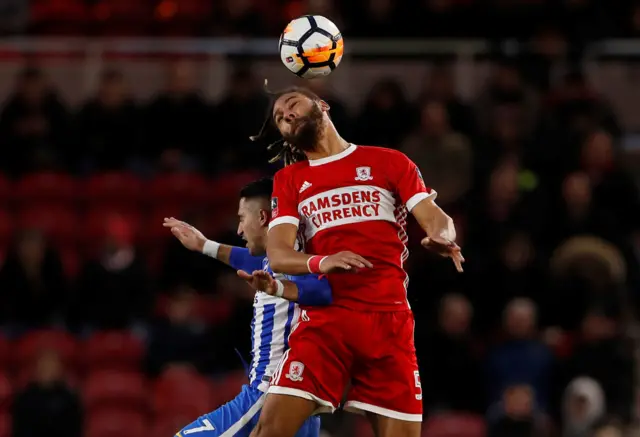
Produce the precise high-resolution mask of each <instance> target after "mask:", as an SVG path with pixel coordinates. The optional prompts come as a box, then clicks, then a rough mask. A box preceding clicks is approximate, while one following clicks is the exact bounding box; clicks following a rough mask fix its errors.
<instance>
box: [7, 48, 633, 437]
mask: <svg viewBox="0 0 640 437" xmlns="http://www.w3.org/2000/svg"><path fill="white" fill-rule="evenodd" d="M181 66H182V64H180V63H178V64H169V71H170V74H169V75H168V82H167V86H166V89H165V90H162V91H160V92H159V93H158V95H157V96H156V97H155V98H154V99H152V100H151V101H150V102H136V101H133V100H131V99H130V98H129V96H128V94H127V92H126V90H127V87H126V81H127V78H126V77H123V76H122V75H121V74H120V73H119V72H118V71H117V70H108V71H105V72H104V73H103V75H102V79H101V85H100V87H99V90H98V92H97V94H96V95H95V96H93V97H91V98H90V99H89V100H88V101H87V102H86V104H84V105H83V106H82V107H80V108H69V107H66V106H65V104H64V98H63V97H64V96H59V95H58V94H57V93H56V89H55V84H52V83H50V82H48V81H47V77H46V74H45V73H44V72H43V71H41V70H39V69H38V68H35V67H33V66H31V67H28V68H26V69H25V70H24V71H23V72H21V74H20V75H19V77H18V78H17V83H16V88H15V92H14V94H13V95H11V96H9V98H8V99H7V100H6V101H5V103H4V105H3V108H2V111H1V112H0V144H2V147H3V151H4V159H3V160H2V163H0V166H2V168H3V170H4V171H5V175H6V180H5V187H6V190H5V194H6V199H7V200H6V202H5V203H4V205H6V207H5V208H4V209H3V217H4V220H5V221H6V222H7V223H5V224H7V226H3V227H2V228H3V229H13V232H11V233H9V232H8V231H7V233H6V234H5V235H6V236H7V237H13V238H12V242H11V244H9V245H8V246H6V252H5V256H4V261H3V263H2V267H1V268H0V290H1V293H0V300H1V301H2V303H1V304H0V308H1V309H2V314H1V315H2V325H3V326H4V328H5V329H4V332H5V335H6V337H7V338H8V339H9V340H10V341H16V342H17V344H20V342H22V341H24V339H25V338H28V337H29V335H32V334H30V333H33V330H34V329H36V330H37V329H44V328H53V329H63V330H67V331H69V332H71V333H73V335H74V336H75V337H76V338H77V339H81V340H82V339H90V338H91V337H92V336H94V335H97V334H96V333H100V332H104V331H106V332H120V331H122V330H124V331H125V332H132V333H133V334H132V335H135V336H137V337H138V338H140V339H141V341H143V342H144V344H145V346H144V348H145V353H144V354H143V355H144V358H141V359H140V362H139V363H138V364H139V368H138V369H137V370H138V371H142V372H144V373H145V374H146V375H147V376H148V377H150V378H155V377H157V376H158V375H161V374H162V373H163V372H164V371H165V369H166V368H167V367H168V366H169V367H170V366H171V365H172V364H175V363H190V364H191V365H192V366H194V368H196V369H197V370H198V371H200V372H203V373H205V374H208V375H220V374H224V373H225V372H229V371H234V370H238V368H241V361H240V360H239V359H238V358H237V357H236V354H235V353H234V349H235V348H239V350H240V351H241V352H240V353H241V355H242V354H243V353H244V351H246V350H247V342H248V340H249V331H248V329H249V319H250V317H251V309H250V307H251V294H250V293H249V292H248V290H246V289H245V288H244V287H243V285H242V284H241V283H240V281H238V280H237V278H234V275H233V272H229V271H227V270H225V269H224V268H221V267H220V266H218V265H217V264H216V263H215V262H214V261H212V260H209V259H206V258H205V257H203V256H201V255H199V254H194V253H190V252H187V251H186V250H185V249H183V248H182V247H181V246H180V245H179V243H177V242H175V241H172V240H171V237H170V236H169V235H168V234H164V233H163V231H164V230H163V229H161V217H162V213H164V214H170V215H176V216H181V217H184V218H185V219H187V220H192V221H193V224H194V225H196V226H198V227H200V228H202V229H203V230H206V231H207V232H206V233H207V234H208V236H209V237H210V238H217V239H220V240H223V241H226V242H230V243H234V242H238V240H237V239H236V237H235V236H234V235H233V230H234V226H235V225H234V222H235V202H236V199H235V196H236V194H237V192H238V190H239V187H240V186H241V185H242V183H244V182H245V181H248V180H250V179H251V178H252V177H253V175H257V174H266V173H268V172H273V171H274V168H270V167H269V166H267V165H266V162H267V160H268V157H269V155H268V153H267V151H266V150H264V147H261V146H258V145H256V144H252V143H250V142H249V140H248V137H249V135H251V134H253V133H255V132H257V131H258V130H259V128H260V126H261V124H262V122H263V121H264V117H265V114H267V110H268V106H269V100H268V98H267V97H266V96H265V95H264V93H263V91H262V89H261V86H260V83H259V81H257V80H255V79H254V78H253V77H252V75H251V69H250V68H249V67H247V66H246V65H245V66H239V67H238V69H237V71H236V72H235V74H233V75H232V76H231V77H232V79H231V82H230V84H229V87H228V92H227V95H226V96H224V97H223V98H222V99H221V100H220V101H218V102H210V101H206V100H205V99H203V98H202V97H201V96H200V95H199V93H198V90H196V89H193V88H191V87H190V86H189V81H188V80H186V77H185V76H184V74H183V73H184V71H183V69H182V68H181ZM492 71H493V72H492V75H491V77H490V79H489V81H488V83H487V84H486V86H485V88H484V91H483V92H482V93H481V95H480V97H479V98H478V99H477V100H476V101H471V102H466V101H463V100H461V99H460V98H458V97H457V95H456V93H455V90H454V86H453V83H452V76H453V75H452V74H451V71H450V66H449V65H448V64H446V63H442V64H438V65H437V66H436V67H435V68H434V69H433V70H432V71H431V73H430V75H429V77H428V78H426V80H425V87H424V90H423V92H422V94H421V95H420V96H417V97H415V98H411V97H410V96H407V95H405V94H404V91H403V88H402V86H401V84H399V83H396V82H394V81H393V80H382V81H381V82H379V83H377V84H376V85H375V86H374V87H373V89H372V90H371V92H370V95H369V97H368V99H367V100H366V102H365V104H364V105H363V107H362V108H361V109H360V111H358V112H355V113H353V112H351V111H349V110H348V109H347V107H346V106H345V105H343V104H342V102H341V100H340V96H338V95H335V94H334V93H332V91H331V88H330V86H327V84H326V83H325V82H322V81H313V82H309V83H308V85H309V86H310V87H312V88H313V90H314V91H315V92H317V93H318V94H319V95H321V96H322V97H323V98H325V99H326V100H327V101H328V102H329V104H330V106H331V116H332V119H333V121H334V123H335V124H336V126H337V128H338V129H339V131H340V132H341V133H342V134H343V135H344V136H345V138H347V139H349V140H351V141H353V142H354V143H357V144H369V145H384V146H386V147H393V148H397V149H399V150H402V151H403V152H405V153H406V154H407V155H408V156H410V157H411V158H412V159H413V160H414V161H415V162H416V163H417V164H418V166H419V167H420V168H421V170H422V172H423V174H424V175H425V179H426V180H427V181H428V183H429V184H430V185H431V186H433V187H434V188H435V189H436V190H437V191H438V192H439V196H438V201H439V204H440V205H441V206H443V207H444V208H445V209H446V210H447V211H448V212H449V213H450V214H451V215H452V216H453V217H454V218H455V220H456V223H457V226H458V232H459V242H460V244H461V246H462V247H463V248H464V253H465V256H466V258H467V263H466V264H465V267H466V270H465V273H464V274H461V275H460V274H457V273H456V272H455V271H454V269H453V268H452V266H451V265H450V263H449V262H448V261H446V260H441V259H437V258H434V257H432V256H431V255H430V254H428V253H425V252H424V251H423V250H422V249H421V248H420V247H419V245H418V246H416V245H417V243H418V242H419V240H420V235H421V233H420V231H418V230H417V229H416V226H415V224H411V225H410V226H412V229H410V230H411V232H412V235H413V238H412V240H411V241H412V244H413V246H414V247H412V256H411V257H410V259H409V262H408V264H407V268H408V270H409V272H410V274H411V278H412V281H411V284H410V293H409V296H410V301H411V305H412V308H413V310H414V311H415V313H416V319H417V326H416V346H417V350H418V355H419V357H420V364H421V368H422V371H421V375H422V386H423V392H424V403H425V411H426V412H427V413H428V414H430V415H435V416H434V417H438V418H440V419H442V417H443V416H442V415H437V414H436V413H442V412H452V411H453V412H458V413H464V414H471V416H467V415H465V416H464V417H465V419H464V420H474V419H473V418H477V417H482V416H484V418H485V419H486V421H484V420H483V421H482V422H481V423H482V426H485V425H484V424H485V423H486V426H487V429H488V430H489V431H488V432H489V434H488V435H489V436H506V435H508V436H512V437H517V436H525V435H536V436H537V435H544V436H546V435H549V436H553V435H563V436H576V437H581V436H587V435H590V434H589V432H590V430H591V428H592V426H594V425H596V424H600V423H605V424H611V423H615V424H617V423H620V424H624V423H629V422H630V421H631V420H632V418H633V415H634V413H633V410H632V408H633V405H634V397H635V395H634V393H635V381H636V377H635V370H634V369H635V364H634V344H633V341H632V339H631V338H630V337H629V336H628V335H627V334H628V332H629V328H630V326H631V325H632V321H633V320H634V317H635V310H636V308H637V306H638V305H637V304H638V292H639V290H638V275H639V270H638V250H639V249H640V234H639V233H638V226H637V223H638V214H639V213H640V209H639V207H640V203H639V202H640V198H639V197H638V189H637V186H636V185H635V183H634V181H633V179H632V177H631V175H630V174H629V173H628V172H627V171H626V169H625V166H624V161H623V160H622V159H621V156H622V155H621V150H620V147H619V141H618V140H619V138H620V136H621V134H622V129H621V127H620V126H619V123H618V121H617V118H616V114H614V113H613V112H612V111H611V108H610V107H609V106H608V105H607V102H606V101H605V100H603V99H602V97H601V96H599V95H598V94H597V93H595V92H594V91H593V89H592V88H591V87H590V85H589V83H588V82H587V81H586V79H585V77H584V76H583V75H582V74H581V73H580V71H569V72H568V73H567V74H566V75H565V76H564V78H563V79H562V80H561V84H560V85H559V86H557V87H553V88H552V89H551V90H550V91H544V89H543V88H541V87H540V86H538V85H537V84H536V83H532V82H529V81H527V72H526V69H524V70H523V68H522V65H521V64H519V63H518V62H515V61H514V60H512V59H499V60H497V61H496V62H495V64H494V66H493V68H492ZM0 191H2V190H0ZM222 199H227V200H225V201H224V202H222ZM34 208H35V209H34ZM60 210H63V211H67V213H69V212H70V214H71V215H72V216H73V217H75V220H76V221H75V222H73V223H75V224H74V225H70V226H69V227H68V228H67V231H66V233H65V231H64V229H63V230H62V231H59V230H58V231H56V229H58V228H57V227H56V226H57V224H56V223H53V224H52V223H50V222H51V220H54V221H55V217H58V216H56V214H57V211H60ZM33 211H36V212H35V213H34V212H33ZM141 216H146V217H147V220H148V221H144V218H141ZM52 217H54V218H52ZM60 217H67V216H64V215H62V216H60ZM58 218H59V217H58ZM59 219H60V220H62V218H59ZM136 220H143V222H142V224H140V223H137V222H136ZM10 221H12V223H13V225H12V227H10V226H9V224H8V222H10ZM85 225H87V226H88V228H87V227H86V226H85ZM47 232H52V233H50V234H48V233H47ZM56 232H58V233H56ZM60 232H61V233H60ZM230 333H232V334H231V335H229V334H230ZM22 370H24V369H22ZM76 376H77V375H76ZM22 377H24V378H26V380H28V378H29V376H24V375H22ZM34 384H38V383H37V382H35V383H34ZM56 387H57V386H56ZM43 390H44V389H43ZM45 392H47V393H48V394H46V395H45V394H39V395H38V396H41V397H42V399H40V398H39V397H38V396H35V395H34V397H35V399H36V400H33V402H49V401H50V400H49V401H47V400H46V399H48V397H49V396H54V394H53V393H49V391H47V390H45ZM65 393H66V394H65V395H64V396H70V397H69V399H70V400H69V402H71V403H70V404H69V409H70V410H69V421H77V420H79V417H80V413H78V412H77V411H76V409H75V408H76V407H75V406H74V405H75V404H73V402H77V399H75V398H73V397H71V395H70V394H69V393H68V392H65ZM18 396H20V394H18ZM25 396H26V395H25ZM55 396H60V395H55ZM18 399H19V398H18ZM37 399H40V400H37ZM71 399H75V400H73V401H71ZM19 405H20V403H15V404H14V407H15V408H14V420H18V421H19V420H20V419H19V414H20V413H19ZM29 408H30V409H31V408H35V407H29ZM31 411H44V412H43V413H42V414H46V413H45V412H46V411H47V410H46V409H34V410H31ZM39 414H40V413H39ZM456 420H462V419H460V418H459V417H458V419H456ZM606 420H613V422H601V421H606ZM33 422H34V423H35V422H36V421H33ZM18 423H20V422H18ZM74 423H75V422H74ZM430 423H432V425H431V426H434V427H437V426H439V425H438V422H437V421H436V422H435V423H434V422H430ZM24 426H29V425H28V424H27V425H24ZM327 426H328V428H329V429H332V423H331V420H330V419H329V420H327ZM470 426H471V425H470ZM612 426H613V425H612ZM615 426H617V425H615ZM334 428H335V424H334ZM67 429H68V428H67ZM76 429H81V427H79V426H78V427H77V428H76ZM335 429H338V430H340V429H342V428H340V427H337V428H335ZM607 429H609V428H607ZM16 432H17V431H16ZM336 432H338V431H336ZM66 434H69V432H66ZM15 435H16V436H17V437H20V436H19V434H15ZM23 435H34V434H23ZM428 435H436V434H428Z"/></svg>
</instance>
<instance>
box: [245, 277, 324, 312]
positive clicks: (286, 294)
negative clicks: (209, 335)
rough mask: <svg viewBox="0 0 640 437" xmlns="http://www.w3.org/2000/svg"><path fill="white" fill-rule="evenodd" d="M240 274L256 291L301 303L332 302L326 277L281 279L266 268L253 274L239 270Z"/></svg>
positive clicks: (318, 304) (312, 304)
mask: <svg viewBox="0 0 640 437" xmlns="http://www.w3.org/2000/svg"><path fill="white" fill-rule="evenodd" d="M238 276H240V277H241V278H242V279H244V280H245V281H247V283H248V284H249V285H250V286H251V288H253V289H254V290H256V291H264V292H265V293H267V294H270V295H272V296H277V297H281V298H283V299H287V300H290V301H292V302H298V303H299V304H300V305H309V306H324V305H329V304H330V303H331V302H332V295H331V286H330V285H329V281H328V280H327V278H326V277H324V278H319V277H318V276H316V275H305V276H297V277H288V280H280V279H275V278H274V277H273V276H271V275H270V274H268V273H267V272H265V271H264V270H256V271H254V272H253V273H251V274H249V273H246V272H244V271H242V270H238Z"/></svg>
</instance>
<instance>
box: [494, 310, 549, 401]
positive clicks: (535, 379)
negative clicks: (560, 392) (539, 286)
mask: <svg viewBox="0 0 640 437" xmlns="http://www.w3.org/2000/svg"><path fill="white" fill-rule="evenodd" d="M536 325H537V308H536V305H535V303H533V301H531V300H530V299H526V298H516V299H514V300H512V301H511V302H510V303H509V304H508V305H507V307H506V308H505V310H504V331H505V335H506V338H505V340H504V341H503V342H502V343H501V344H499V345H497V346H496V347H494V348H493V349H492V350H491V351H490V352H489V354H488V356H487V363H486V366H487V382H488V385H489V399H490V401H491V402H497V401H499V400H500V396H501V395H502V393H503V391H504V390H505V389H506V388H508V387H509V386H511V385H522V384H524V385H528V386H530V387H531V389H532V390H533V396H534V403H535V404H536V405H537V406H538V407H539V408H541V409H542V410H543V411H544V410H545V409H546V408H547V406H548V403H549V394H550V391H549V389H550V383H551V376H552V371H553V364H554V363H553V355H552V353H551V351H550V350H549V348H548V347H547V346H546V345H544V344H543V343H542V342H541V341H540V340H538V338H537V337H538V331H537V326H536Z"/></svg>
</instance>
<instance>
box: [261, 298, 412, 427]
mask: <svg viewBox="0 0 640 437" xmlns="http://www.w3.org/2000/svg"><path fill="white" fill-rule="evenodd" d="M413 330H414V319H413V314H412V313H411V311H398V312H359V311H352V310H349V309H346V308H341V307H334V306H331V307H324V308H314V309H307V310H304V311H302V315H301V317H300V321H299V322H298V325H297V326H296V327H295V328H294V329H293V331H292V333H291V336H290V337H289V350H288V351H286V352H285V355H284V357H283V358H282V361H281V362H280V365H279V366H278V368H277V370H276V372H275V374H274V375H273V378H272V382H271V387H270V388H269V393H279V394H287V395H292V396H299V397H302V398H305V399H310V400H313V401H315V402H316V403H317V404H318V406H319V408H318V410H317V411H316V412H317V413H321V412H333V411H334V410H335V409H336V408H337V407H338V405H339V404H340V401H341V400H342V399H343V396H344V393H345V390H346V389H347V387H348V385H349V383H351V387H350V388H349V390H348V392H347V398H346V399H347V401H346V403H345V405H344V408H345V410H348V411H352V412H359V413H364V412H365V411H369V412H372V413H376V414H380V415H383V416H388V417H392V418H394V419H400V420H405V421H412V422H420V421H422V388H421V387H420V374H419V373H418V362H417V360H416V353H415V346H414V342H413Z"/></svg>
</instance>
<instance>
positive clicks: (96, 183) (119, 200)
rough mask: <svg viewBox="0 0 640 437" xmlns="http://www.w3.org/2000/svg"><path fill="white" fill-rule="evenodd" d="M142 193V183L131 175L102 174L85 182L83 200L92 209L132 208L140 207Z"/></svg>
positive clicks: (119, 173) (121, 173)
mask: <svg viewBox="0 0 640 437" xmlns="http://www.w3.org/2000/svg"><path fill="white" fill-rule="evenodd" d="M143 191H144V190H143V183H142V181H141V180H140V179H139V178H138V177H136V176H135V175H133V174H131V173H126V172H111V173H102V174H97V175H94V176H91V177H90V178H89V179H88V180H87V181H86V186H85V189H84V198H85V201H86V202H87V203H88V204H89V206H90V207H92V208H95V207H100V208H102V209H105V208H110V207H114V208H116V209H122V208H132V207H138V206H139V205H140V201H141V199H142V198H143Z"/></svg>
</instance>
